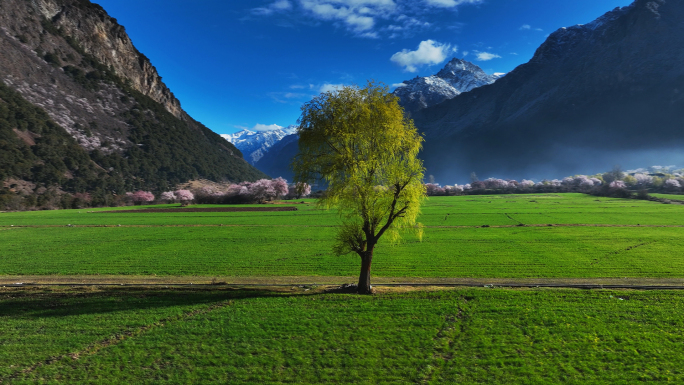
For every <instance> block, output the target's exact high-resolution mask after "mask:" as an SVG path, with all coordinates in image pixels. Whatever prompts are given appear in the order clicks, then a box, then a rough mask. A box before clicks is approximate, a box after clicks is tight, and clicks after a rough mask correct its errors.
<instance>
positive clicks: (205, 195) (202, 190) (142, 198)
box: [126, 178, 311, 205]
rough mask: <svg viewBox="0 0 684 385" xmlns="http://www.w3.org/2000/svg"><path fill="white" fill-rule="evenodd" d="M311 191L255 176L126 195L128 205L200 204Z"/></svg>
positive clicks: (298, 195) (301, 194) (264, 199)
mask: <svg viewBox="0 0 684 385" xmlns="http://www.w3.org/2000/svg"><path fill="white" fill-rule="evenodd" d="M309 194H311V186H310V185H309V184H307V183H299V184H288V183H287V180H285V179H283V178H275V179H259V180H258V181H256V182H242V183H237V184H228V185H226V186H218V185H216V186H203V187H199V188H196V189H193V190H192V191H191V190H184V189H182V190H176V191H165V192H162V193H161V194H160V195H159V197H158V198H157V197H155V195H154V194H153V193H152V192H150V191H143V190H139V191H135V192H127V193H126V198H127V200H128V202H129V203H132V204H145V203H152V202H165V203H181V204H182V205H187V204H189V203H191V202H193V201H194V202H195V203H200V204H206V203H210V204H224V203H264V202H268V201H273V200H276V199H299V198H301V197H305V196H308V195H309Z"/></svg>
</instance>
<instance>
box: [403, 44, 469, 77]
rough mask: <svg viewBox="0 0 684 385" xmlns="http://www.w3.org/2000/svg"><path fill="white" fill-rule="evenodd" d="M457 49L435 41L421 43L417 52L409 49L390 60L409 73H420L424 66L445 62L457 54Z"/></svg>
mask: <svg viewBox="0 0 684 385" xmlns="http://www.w3.org/2000/svg"><path fill="white" fill-rule="evenodd" d="M457 51H458V49H457V48H456V47H454V48H451V45H450V44H443V43H439V42H436V41H433V40H425V41H421V42H420V44H419V45H418V48H417V49H416V50H415V51H409V50H407V49H404V50H402V51H401V52H397V53H395V54H394V55H392V57H391V58H390V60H391V61H393V62H394V63H396V64H398V65H400V66H402V67H404V70H406V71H408V72H416V71H418V67H420V66H423V65H433V64H439V63H441V62H443V61H444V60H445V59H446V58H447V57H448V55H449V54H451V53H455V52H457Z"/></svg>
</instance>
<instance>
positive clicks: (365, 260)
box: [358, 248, 373, 294]
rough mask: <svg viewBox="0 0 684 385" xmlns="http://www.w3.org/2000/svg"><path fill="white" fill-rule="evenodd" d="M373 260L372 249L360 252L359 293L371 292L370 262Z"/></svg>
mask: <svg viewBox="0 0 684 385" xmlns="http://www.w3.org/2000/svg"><path fill="white" fill-rule="evenodd" d="M372 261H373V249H372V248H370V249H369V250H367V251H364V252H363V253H362V254H361V274H360V275H359V287H358V293H359V294H372V293H373V292H372V291H371V284H370V272H371V262H372Z"/></svg>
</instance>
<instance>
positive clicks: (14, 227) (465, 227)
mask: <svg viewBox="0 0 684 385" xmlns="http://www.w3.org/2000/svg"><path fill="white" fill-rule="evenodd" d="M47 227H339V226H337V225H256V224H254V225H251V224H239V225H237V224H232V225H231V224H205V225H198V224H167V225H71V224H68V225H16V226H15V225H12V226H7V225H5V226H0V230H8V229H16V228H47ZM478 227H490V228H509V227H644V228H645V227H671V228H675V227H684V225H611V224H590V223H587V224H577V223H567V224H564V223H561V224H552V223H548V224H542V223H537V224H531V225H526V224H522V223H521V224H517V225H482V226H479V225H478V226H466V225H463V226H424V228H426V229H468V228H478Z"/></svg>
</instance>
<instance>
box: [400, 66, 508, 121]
mask: <svg viewBox="0 0 684 385" xmlns="http://www.w3.org/2000/svg"><path fill="white" fill-rule="evenodd" d="M496 79H498V76H494V75H487V73H485V72H484V71H483V70H482V68H480V67H478V66H477V65H475V64H473V63H471V62H468V61H466V60H462V59H456V58H454V59H452V60H451V61H450V62H449V63H447V64H446V66H444V68H442V70H440V71H439V72H438V73H437V74H436V75H432V76H427V77H418V76H416V77H415V78H413V79H411V80H405V81H404V82H403V83H402V84H403V86H400V87H397V89H395V90H394V94H395V95H396V96H398V97H399V104H401V105H402V106H403V107H404V109H405V110H406V111H409V112H413V111H418V110H421V109H423V108H426V107H430V106H434V105H435V104H438V103H441V102H443V101H445V100H447V99H452V98H454V97H456V96H458V95H460V94H462V93H463V92H468V91H470V90H472V89H474V88H477V87H481V86H484V85H487V84H492V83H494V82H495V81H496Z"/></svg>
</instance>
